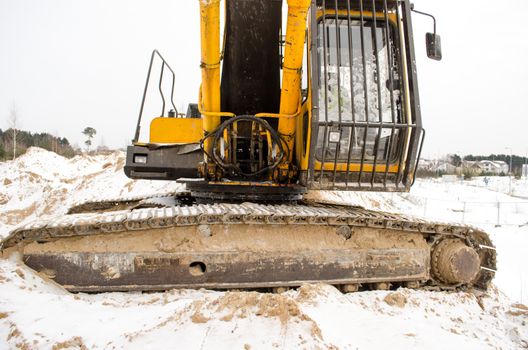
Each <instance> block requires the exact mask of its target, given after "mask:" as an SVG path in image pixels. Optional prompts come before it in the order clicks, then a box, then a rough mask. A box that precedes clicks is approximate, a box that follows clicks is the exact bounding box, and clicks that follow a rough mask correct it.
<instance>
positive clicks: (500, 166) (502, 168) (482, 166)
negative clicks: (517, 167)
mask: <svg viewBox="0 0 528 350" xmlns="http://www.w3.org/2000/svg"><path fill="white" fill-rule="evenodd" d="M471 167H473V168H475V169H476V170H477V169H478V170H480V171H479V172H480V173H487V174H493V175H501V174H502V175H504V174H508V171H509V170H510V167H509V166H508V163H506V162H505V161H502V160H479V161H478V162H474V163H473V164H472V165H471Z"/></svg>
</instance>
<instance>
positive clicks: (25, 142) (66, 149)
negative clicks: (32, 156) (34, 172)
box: [0, 129, 78, 160]
mask: <svg viewBox="0 0 528 350" xmlns="http://www.w3.org/2000/svg"><path fill="white" fill-rule="evenodd" d="M14 135H16V139H14ZM14 145H16V147H14ZM29 147H40V148H43V149H46V150H48V151H51V152H55V153H57V154H59V155H61V156H63V157H67V158H71V157H73V156H74V155H76V154H77V153H78V152H77V151H76V150H75V149H74V148H73V147H72V146H71V145H70V142H69V141H68V139H67V138H65V137H56V136H53V135H51V134H48V133H45V132H44V133H31V132H28V131H24V130H19V129H17V130H16V133H15V132H14V130H13V129H7V130H2V129H0V160H8V159H13V158H16V157H18V156H20V155H22V154H24V153H25V152H26V150H27V149H28V148H29ZM13 153H14V154H13Z"/></svg>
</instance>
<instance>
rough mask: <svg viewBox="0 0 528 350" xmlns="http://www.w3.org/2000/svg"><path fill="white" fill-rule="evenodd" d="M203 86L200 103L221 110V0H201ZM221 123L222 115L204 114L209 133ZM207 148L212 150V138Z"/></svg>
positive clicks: (211, 110)
mask: <svg viewBox="0 0 528 350" xmlns="http://www.w3.org/2000/svg"><path fill="white" fill-rule="evenodd" d="M200 34H201V60H202V61H201V64H200V67H201V69H202V86H201V89H200V93H201V94H200V96H201V98H200V101H198V105H199V106H201V108H202V110H205V111H208V112H220V0H208V1H200ZM219 124H220V117H219V116H214V115H204V116H203V129H204V130H205V132H207V133H209V132H212V131H214V129H215V128H216V127H217V126H218V125H219ZM204 144H205V145H204V146H205V149H206V150H207V151H208V152H209V153H210V152H211V143H210V140H206V141H205V143H204Z"/></svg>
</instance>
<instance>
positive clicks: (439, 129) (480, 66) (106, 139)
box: [0, 0, 528, 157]
mask: <svg viewBox="0 0 528 350" xmlns="http://www.w3.org/2000/svg"><path fill="white" fill-rule="evenodd" d="M414 3H415V5H416V9H417V10H422V11H425V12H430V13H432V14H434V15H435V16H436V18H437V20H438V23H437V28H438V32H439V34H441V36H442V46H443V55H444V59H443V60H442V61H441V62H436V61H432V60H429V59H427V57H426V54H425V47H424V46H425V45H424V42H425V38H424V37H425V33H426V32H427V31H432V21H431V20H430V19H429V18H427V17H423V16H419V15H416V14H415V15H413V18H414V27H415V28H414V29H415V40H416V51H417V52H416V53H417V56H418V76H419V83H420V97H421V102H422V116H423V120H424V125H425V128H426V129H427V138H426V141H425V149H424V154H425V156H428V157H431V156H438V155H442V154H445V153H461V154H469V153H473V154H475V153H479V154H482V153H508V152H509V151H507V150H506V148H507V147H511V148H512V149H513V152H514V153H517V154H522V155H525V154H527V153H528V141H527V138H528V112H527V103H528V88H527V82H528V64H527V63H526V62H527V61H528V26H527V24H526V14H527V13H528V1H527V0H501V1H500V2H497V1H496V0H493V1H492V0H464V1H455V0H444V1H432V0H416V1H415V2H414ZM199 40H200V35H199V7H198V0H170V1H169V0H148V1H147V0H143V1H137V0H133V1H132V0H126V1H125V0H114V1H109V0H90V1H88V0H75V1H73V0H0V128H2V129H6V128H8V127H9V124H8V116H9V110H10V108H11V106H12V105H13V103H14V104H15V105H16V110H17V112H18V116H19V128H22V129H26V130H30V131H39V132H42V131H47V132H50V133H52V134H56V135H58V136H64V137H67V138H68V139H69V140H70V142H71V143H74V144H75V143H77V144H79V145H82V144H83V141H84V138H83V136H82V134H81V131H82V130H83V129H84V127H86V126H92V127H94V128H95V129H96V130H97V136H96V141H95V143H96V144H100V143H104V144H105V145H107V146H110V147H124V146H125V145H126V144H127V143H129V142H130V139H131V138H132V137H133V133H134V129H135V124H136V120H137V115H138V111H139V106H140V102H141V95H142V92H143V88H144V82H145V77H146V71H147V66H148V60H149V57H150V53H151V51H152V50H153V49H158V50H159V51H160V52H161V53H162V54H163V55H164V56H165V58H166V59H167V61H168V62H169V64H171V66H172V68H173V69H174V70H175V72H176V92H175V104H176V107H177V108H178V109H183V111H185V109H186V105H187V103H189V102H195V101H196V100H197V95H198V87H199V84H200V70H199V60H200V47H199ZM153 88H155V86H154V87H153ZM151 96H152V98H151V100H150V101H151V104H150V105H149V106H148V108H147V114H149V115H152V116H153V115H155V114H156V113H159V112H157V109H152V108H153V107H154V106H155V105H157V103H158V102H159V101H157V100H155V98H157V95H155V94H152V95H151ZM182 107H183V108H182ZM145 129H146V128H145ZM144 131H145V132H146V130H144ZM144 135H146V134H144Z"/></svg>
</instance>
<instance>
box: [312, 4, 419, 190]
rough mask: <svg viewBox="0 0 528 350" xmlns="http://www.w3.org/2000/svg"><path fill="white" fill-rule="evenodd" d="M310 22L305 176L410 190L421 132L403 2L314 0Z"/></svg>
mask: <svg viewBox="0 0 528 350" xmlns="http://www.w3.org/2000/svg"><path fill="white" fill-rule="evenodd" d="M372 14H376V15H372ZM311 26H312V27H311V31H312V36H311V41H312V50H311V51H312V56H311V61H312V71H311V75H312V103H313V106H314V109H313V111H314V113H313V119H312V137H311V140H312V142H311V145H310V148H311V152H310V154H311V159H310V169H311V170H310V172H309V173H308V179H307V180H308V181H307V183H308V184H309V186H310V188H312V189H325V190H328V189H333V190H363V191H365V190H367V191H368V190H372V191H408V190H409V189H410V187H411V186H412V184H413V182H414V174H415V170H416V168H417V165H418V159H419V157H420V152H421V148H422V144H423V139H424V135H425V131H424V129H423V128H422V124H421V114H420V102H419V96H418V86H417V77H416V64H415V56H414V44H413V37H412V25H411V21H410V3H409V1H408V0H404V1H401V0H398V1H395V0H359V1H358V0H346V1H338V0H328V1H325V0H317V1H316V0H313V1H312V11H311ZM314 47H315V48H314Z"/></svg>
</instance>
